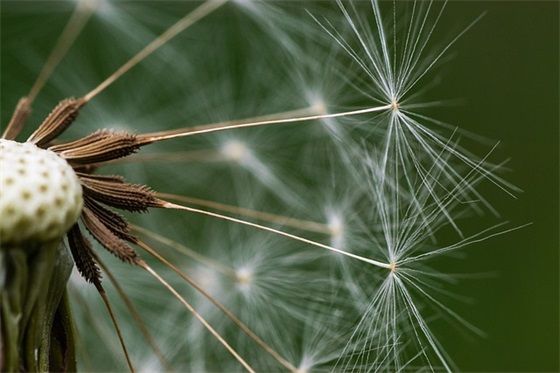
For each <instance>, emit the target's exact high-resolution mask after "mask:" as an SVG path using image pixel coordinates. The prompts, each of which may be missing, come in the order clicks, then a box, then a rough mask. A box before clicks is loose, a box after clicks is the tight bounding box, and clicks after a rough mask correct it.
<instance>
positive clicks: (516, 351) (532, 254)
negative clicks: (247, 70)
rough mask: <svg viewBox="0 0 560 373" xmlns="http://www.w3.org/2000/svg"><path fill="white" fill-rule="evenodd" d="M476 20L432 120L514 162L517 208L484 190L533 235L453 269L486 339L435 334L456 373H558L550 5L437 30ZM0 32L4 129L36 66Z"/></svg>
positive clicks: (513, 5) (555, 98) (508, 8)
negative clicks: (445, 102)
mask: <svg viewBox="0 0 560 373" xmlns="http://www.w3.org/2000/svg"><path fill="white" fill-rule="evenodd" d="M292 5H293V4H292ZM22 6H23V5H22ZM483 12H486V15H485V16H484V17H483V18H482V19H481V20H480V21H479V22H478V23H477V24H476V25H475V26H474V27H473V28H472V29H471V30H470V31H468V32H467V33H466V35H464V36H463V37H462V38H461V39H460V40H459V41H458V42H457V43H456V45H454V46H453V47H452V49H451V54H452V55H453V57H454V58H453V59H452V60H450V62H449V63H446V64H445V67H444V69H443V70H442V73H441V74H442V81H441V83H440V84H439V85H438V86H437V87H436V88H435V89H433V90H432V92H431V93H430V95H432V96H433V97H435V98H438V97H439V98H441V97H444V98H449V99H458V100H461V102H460V103H459V104H456V105H452V106H446V107H443V108H440V109H435V110H434V112H433V113H431V114H430V115H431V116H433V117H436V118H438V119H441V120H444V121H446V122H448V123H452V124H453V125H457V126H459V127H461V128H465V129H468V130H469V131H472V132H474V133H476V134H480V135H482V136H483V137H486V138H489V139H493V140H496V141H497V140H499V141H500V146H499V148H498V149H497V150H496V152H495V156H496V158H495V159H504V158H511V161H510V162H509V163H508V165H507V166H508V168H509V169H510V170H511V171H510V172H508V173H507V174H505V175H504V177H505V178H506V179H507V180H508V181H510V182H511V183H513V184H514V185H516V186H518V187H520V188H521V189H523V190H524V192H523V193H519V194H518V195H517V199H514V198H511V197H509V196H507V195H505V193H503V192H501V191H499V190H498V189H497V188H491V187H490V188H488V191H487V192H485V195H486V196H487V197H488V200H490V201H491V202H492V204H493V205H494V206H495V207H496V209H497V210H498V211H499V212H500V213H501V214H502V217H503V219H504V220H508V221H510V223H509V224H508V225H507V227H517V226H520V225H524V224H526V223H529V222H531V223H532V225H530V226H528V227H524V228H522V229H520V230H517V231H514V232H511V233H508V234H506V235H503V236H499V237H496V238H492V239H489V240H487V241H484V242H482V243H478V244H476V245H473V246H472V247H469V248H468V249H467V250H465V253H466V255H465V257H464V258H463V259H462V260H461V261H456V262H454V263H452V264H450V266H451V267H450V268H449V270H450V272H454V271H455V272H461V273H473V274H481V275H480V276H479V277H480V278H473V279H466V280H463V281H461V282H460V284H459V285H458V286H457V287H455V288H454V291H455V290H456V291H457V292H458V293H460V294H464V295H467V296H469V297H470V298H472V299H473V303H474V304H458V305H456V306H454V308H453V309H454V311H456V312H457V313H459V314H461V315H463V316H464V317H465V318H466V319H467V320H469V321H470V322H472V323H473V324H474V325H475V326H477V327H479V328H480V329H481V330H482V331H484V332H485V333H486V334H487V335H486V337H483V338H479V337H476V336H473V335H472V334H469V333H460V332H457V331H456V330H455V329H448V330H447V329H445V330H439V331H438V334H439V335H441V336H442V342H443V344H444V345H446V346H447V350H448V351H449V353H450V354H451V356H452V358H453V359H454V361H455V362H456V364H457V366H458V367H460V369H461V370H463V371H470V372H498V371H499V372H545V371H546V372H556V371H559V370H560V366H559V359H560V357H559V349H560V346H559V333H560V331H559V291H560V289H559V251H560V243H559V148H558V144H559V123H560V120H559V100H560V97H559V80H560V77H559V3H558V2H556V1H496V2H494V1H476V2H475V1H453V2H451V3H450V4H448V6H447V8H446V10H445V12H444V16H443V17H442V20H441V22H442V23H441V29H443V30H446V29H448V30H449V31H450V33H451V34H453V32H455V33H456V32H457V28H456V27H454V26H456V20H461V24H462V25H464V24H465V22H464V20H465V19H467V20H468V19H475V18H476V17H477V16H478V15H479V14H481V13H483ZM66 17H67V13H61V14H60V15H59V18H60V21H61V22H63V21H64V19H65V18H66ZM35 20H36V21H39V20H40V17H37V18H35ZM1 27H2V46H3V48H2V66H1V69H2V70H1V71H2V87H1V89H2V90H1V93H2V99H1V104H2V108H1V113H2V124H5V123H7V121H8V118H9V117H10V115H11V111H12V107H13V104H14V103H15V102H16V100H17V98H18V97H19V95H20V94H22V93H23V92H24V91H23V89H25V87H28V84H29V83H28V82H29V81H32V79H33V77H32V76H29V74H28V72H27V70H26V67H24V66H21V64H19V63H18V58H20V57H21V56H26V55H28V56H32V57H35V55H34V54H33V53H31V52H28V51H24V50H17V47H15V46H16V45H17V42H16V43H14V40H12V39H10V40H6V39H5V38H7V37H10V38H13V36H14V35H16V33H17V32H25V25H23V26H22V24H21V23H19V22H17V19H14V18H7V19H6V18H4V17H3V19H2V24H1ZM30 27H31V26H30ZM51 28H52V29H53V30H55V29H56V27H55V26H54V25H50V26H48V29H49V30H50V29H51ZM40 37H41V38H44V42H42V43H40V44H41V48H45V50H47V51H48V48H50V45H52V38H54V37H56V33H54V32H50V31H49V32H46V33H44V34H42V35H40ZM49 40H50V41H49ZM5 45H8V46H9V48H5V47H4V46H5ZM5 53H7V54H9V55H7V54H5ZM17 53H19V56H17V55H16V54H17ZM14 76H15V77H17V76H22V78H21V79H19V80H18V79H14ZM23 76H24V77H23ZM7 77H10V79H7ZM14 81H17V82H18V83H16V84H14ZM72 93H73V92H64V94H72ZM100 127H102V126H100ZM475 153H476V151H475ZM475 277H476V276H475Z"/></svg>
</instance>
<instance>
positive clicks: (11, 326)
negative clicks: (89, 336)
mask: <svg viewBox="0 0 560 373" xmlns="http://www.w3.org/2000/svg"><path fill="white" fill-rule="evenodd" d="M72 265H73V264H72V258H71V256H70V254H69V252H68V250H67V249H66V248H65V247H64V245H63V244H62V243H61V242H60V241H52V242H48V243H41V244H37V245H34V246H23V245H13V246H6V245H3V246H2V247H1V248H0V333H1V345H0V371H2V372H19V371H26V372H47V371H48V372H53V371H54V372H68V371H75V370H76V359H75V346H74V343H75V338H74V327H73V323H72V318H71V317H70V307H69V304H68V299H67V297H66V285H67V282H68V279H69V277H70V273H71V271H72Z"/></svg>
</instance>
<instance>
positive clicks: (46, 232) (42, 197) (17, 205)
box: [0, 139, 83, 244]
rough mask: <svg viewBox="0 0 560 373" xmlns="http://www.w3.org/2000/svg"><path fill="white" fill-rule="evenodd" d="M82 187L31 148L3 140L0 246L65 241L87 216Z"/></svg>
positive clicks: (47, 154)
mask: <svg viewBox="0 0 560 373" xmlns="http://www.w3.org/2000/svg"><path fill="white" fill-rule="evenodd" d="M82 206H83V200H82V187H81V185H80V181H79V180H78V177H77V176H76V174H75V172H74V170H73V169H72V167H70V165H69V164H68V163H67V162H66V161H65V160H64V159H62V158H60V157H59V156H58V155H56V154H55V153H54V152H52V151H50V150H44V149H40V148H38V147H37V146H35V145H33V144H31V143H18V142H15V141H11V140H5V139H0V241H1V242H2V243H3V244H10V243H20V242H30V241H31V242H45V241H49V240H53V239H57V238H62V236H63V235H64V234H65V233H66V232H67V231H68V229H70V227H71V226H72V225H74V224H75V223H76V221H77V220H78V217H79V216H80V213H81V211H82Z"/></svg>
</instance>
